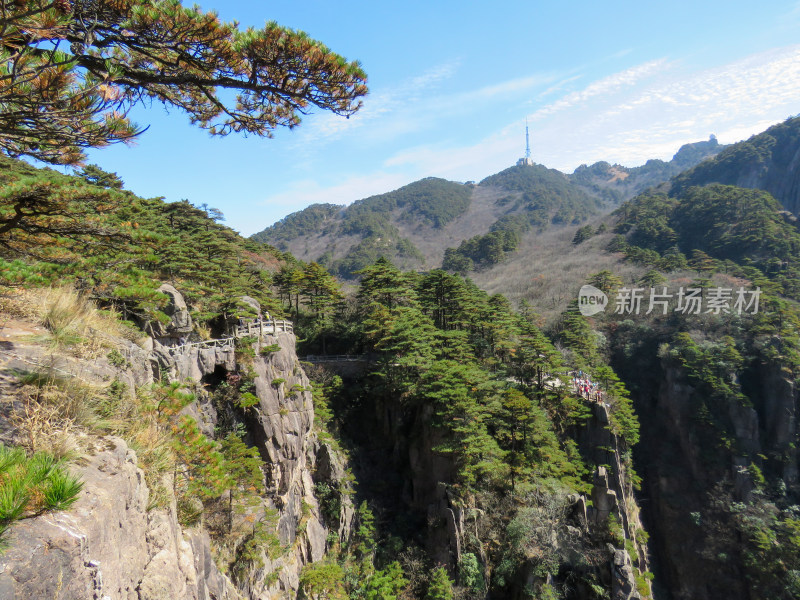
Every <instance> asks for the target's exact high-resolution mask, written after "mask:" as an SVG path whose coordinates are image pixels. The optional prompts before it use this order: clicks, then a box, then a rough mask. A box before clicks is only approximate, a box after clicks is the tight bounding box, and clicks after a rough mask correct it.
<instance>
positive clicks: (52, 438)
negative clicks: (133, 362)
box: [12, 372, 175, 508]
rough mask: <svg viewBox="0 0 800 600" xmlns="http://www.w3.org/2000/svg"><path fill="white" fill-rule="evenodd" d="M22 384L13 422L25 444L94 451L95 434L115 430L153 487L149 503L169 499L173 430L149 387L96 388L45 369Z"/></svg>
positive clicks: (69, 452)
mask: <svg viewBox="0 0 800 600" xmlns="http://www.w3.org/2000/svg"><path fill="white" fill-rule="evenodd" d="M21 383H22V384H23V385H22V387H21V388H20V390H19V391H18V394H19V397H20V399H21V400H22V406H23V407H24V408H23V410H22V411H20V412H18V413H17V414H15V415H14V417H13V418H12V424H13V425H14V427H15V428H16V429H17V431H18V432H19V433H20V437H21V442H22V445H23V446H24V447H25V448H27V449H28V450H30V451H32V452H36V451H46V452H48V453H51V454H53V455H54V456H56V457H57V458H63V457H68V458H74V457H76V456H79V455H81V454H85V453H86V452H89V451H91V449H92V448H93V447H94V444H95V442H96V439H97V437H96V436H104V435H109V434H111V435H117V436H119V437H121V438H122V439H123V440H125V442H126V443H127V444H128V445H129V446H130V447H131V449H133V450H134V451H135V452H136V454H137V457H138V459H139V466H140V467H142V469H143V470H144V472H145V480H146V482H147V485H148V487H149V488H150V492H151V495H150V507H151V508H152V507H155V506H164V505H165V504H166V503H167V502H168V500H169V493H168V491H167V487H166V485H165V483H164V476H165V474H167V473H169V472H171V471H172V469H173V467H174V464H175V457H174V454H173V452H172V449H171V445H170V441H171V439H172V435H171V433H170V431H169V429H168V428H167V427H165V425H164V424H163V423H160V422H159V421H158V418H157V415H156V414H154V413H153V411H151V410H150V409H149V406H150V403H149V396H148V394H149V392H148V391H147V390H146V389H141V390H138V391H137V393H136V394H133V393H130V391H129V390H127V389H126V388H125V386H124V385H122V384H120V383H119V382H118V381H115V382H112V383H111V384H109V385H108V386H103V387H98V386H92V385H89V384H86V383H85V382H82V381H80V380H78V379H76V378H62V377H56V376H54V375H53V374H51V373H47V372H31V373H27V374H25V375H23V376H22V377H21Z"/></svg>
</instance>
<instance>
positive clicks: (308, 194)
mask: <svg viewBox="0 0 800 600" xmlns="http://www.w3.org/2000/svg"><path fill="white" fill-rule="evenodd" d="M411 181H413V179H408V178H407V176H405V175H402V174H397V173H372V174H366V175H359V176H351V177H348V178H346V179H344V180H343V181H340V182H337V183H334V184H332V185H323V184H320V183H318V182H316V181H310V180H307V181H301V182H298V183H295V184H293V185H292V186H290V187H289V189H287V190H285V191H283V192H280V193H277V194H274V195H272V196H270V197H269V198H267V199H265V200H262V201H261V202H260V203H259V204H261V205H263V206H269V207H270V209H271V211H272V212H276V213H282V214H284V215H287V214H289V213H291V212H294V211H298V210H302V209H303V208H305V207H306V206H308V205H310V204H319V203H330V204H350V203H351V202H353V201H354V200H358V199H361V198H366V197H368V196H372V195H375V194H383V193H385V192H388V191H391V190H394V189H396V188H398V187H401V186H403V185H405V184H407V183H410V182H411Z"/></svg>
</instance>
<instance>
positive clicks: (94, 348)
mask: <svg viewBox="0 0 800 600" xmlns="http://www.w3.org/2000/svg"><path fill="white" fill-rule="evenodd" d="M38 292H39V293H38V297H36V298H34V301H35V306H36V313H37V317H38V319H39V321H40V322H41V323H42V325H44V326H45V327H46V328H47V330H48V331H49V332H50V340H49V341H50V343H51V344H52V345H53V346H54V347H55V348H67V347H69V348H72V349H74V350H75V352H76V353H77V354H78V355H80V356H84V357H87V358H96V357H97V356H99V355H100V354H101V353H102V352H103V351H104V350H106V351H107V350H108V349H111V348H115V347H116V343H115V342H114V338H120V337H123V335H124V333H123V328H122V326H121V325H120V323H119V320H118V319H117V318H116V315H115V314H113V313H106V312H101V311H99V310H98V309H97V308H96V307H95V305H94V303H93V302H92V301H91V300H89V299H88V298H87V297H85V296H83V295H81V294H78V293H77V292H76V291H75V290H73V289H71V288H67V287H61V288H48V289H42V290H38Z"/></svg>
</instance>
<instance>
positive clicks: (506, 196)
mask: <svg viewBox="0 0 800 600" xmlns="http://www.w3.org/2000/svg"><path fill="white" fill-rule="evenodd" d="M719 148H720V147H719V145H718V144H717V142H716V139H713V140H711V141H708V142H699V143H696V144H687V145H685V146H683V147H682V148H681V149H680V151H679V152H678V153H677V154H676V155H675V156H674V157H673V159H672V160H671V161H670V162H664V161H660V160H656V161H648V162H647V164H646V165H643V166H641V167H636V168H632V169H631V168H627V167H622V166H619V165H614V166H611V165H609V164H608V163H596V164H594V165H592V166H590V167H586V166H583V167H580V168H579V169H577V170H576V171H575V173H574V174H572V175H569V176H568V175H565V174H563V173H561V172H559V171H557V170H555V169H548V168H546V167H544V166H542V165H534V166H520V165H517V166H514V167H511V168H509V169H506V170H504V171H502V172H501V173H497V174H496V175H492V176H490V177H487V178H486V179H484V180H483V181H481V182H480V183H479V184H478V185H475V184H472V183H469V184H460V183H455V182H451V181H446V180H443V179H437V178H428V179H423V180H421V181H417V182H414V183H411V184H409V185H407V186H404V187H402V188H400V189H398V190H395V191H393V192H389V193H387V194H381V195H378V196H372V197H370V198H365V199H363V200H358V201H357V202H354V203H353V204H351V205H350V206H347V207H340V206H336V205H333V204H314V205H312V206H309V207H308V208H306V209H304V210H302V211H299V212H296V213H293V214H291V215H289V216H287V217H286V218H284V219H283V220H281V221H280V222H278V223H276V224H274V225H272V226H271V227H268V228H267V229H265V230H264V231H262V232H260V233H257V234H255V235H253V236H252V239H254V240H257V241H262V242H267V243H270V244H273V245H275V246H277V247H278V248H281V249H282V250H288V251H290V252H292V253H293V254H294V255H295V256H297V257H298V258H301V259H302V260H314V261H317V262H319V263H320V264H322V265H323V266H325V267H326V268H327V269H329V270H330V271H331V272H332V273H335V274H337V275H339V276H342V277H352V274H353V273H354V272H355V271H357V270H358V269H360V268H362V267H364V266H366V265H368V264H371V263H372V262H374V261H375V260H376V259H377V258H379V257H380V256H386V257H388V258H390V259H391V260H392V261H393V262H394V263H396V264H397V265H398V266H403V267H405V268H425V269H430V268H436V267H439V266H441V265H442V262H443V260H444V261H445V262H444V265H445V267H446V268H449V269H451V270H456V271H461V272H469V271H472V270H474V269H478V270H479V269H482V268H486V267H487V266H490V265H492V264H496V263H498V262H501V261H502V260H504V259H505V257H506V256H508V255H510V254H512V253H513V252H514V250H515V249H516V247H517V245H518V244H519V243H520V242H521V241H522V239H523V238H525V237H526V236H530V235H534V234H538V233H540V232H542V231H545V230H547V229H549V228H550V227H553V226H555V227H561V226H564V225H570V224H578V223H582V222H584V221H585V220H586V219H587V218H589V217H591V216H593V215H597V214H600V213H603V212H607V211H608V210H609V209H610V208H611V207H613V206H616V205H617V204H619V202H621V201H623V200H625V199H627V198H630V197H631V196H633V195H635V194H636V193H638V192H639V191H641V190H642V189H644V188H645V187H647V186H650V185H656V184H659V183H662V182H664V181H666V180H667V179H669V177H671V176H672V175H674V174H676V173H678V172H680V171H681V170H683V169H685V168H688V167H690V166H694V165H695V164H697V163H698V162H700V161H701V160H703V159H704V158H705V157H707V156H710V155H713V154H714V153H716V152H718V151H719ZM448 249H449V250H448ZM446 254H447V256H446Z"/></svg>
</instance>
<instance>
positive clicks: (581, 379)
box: [570, 370, 603, 404]
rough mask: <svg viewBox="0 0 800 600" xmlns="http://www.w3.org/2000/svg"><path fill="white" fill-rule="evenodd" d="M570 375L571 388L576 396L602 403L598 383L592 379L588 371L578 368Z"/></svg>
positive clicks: (601, 394)
mask: <svg viewBox="0 0 800 600" xmlns="http://www.w3.org/2000/svg"><path fill="white" fill-rule="evenodd" d="M570 376H571V377H572V389H573V390H574V391H575V393H576V394H577V395H578V396H580V397H581V398H586V399H587V400H589V401H591V402H598V403H601V404H602V403H603V392H602V391H600V385H599V384H598V383H597V382H594V381H592V378H591V377H590V376H589V374H588V373H584V372H583V371H580V370H579V371H573V372H572V373H570Z"/></svg>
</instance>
